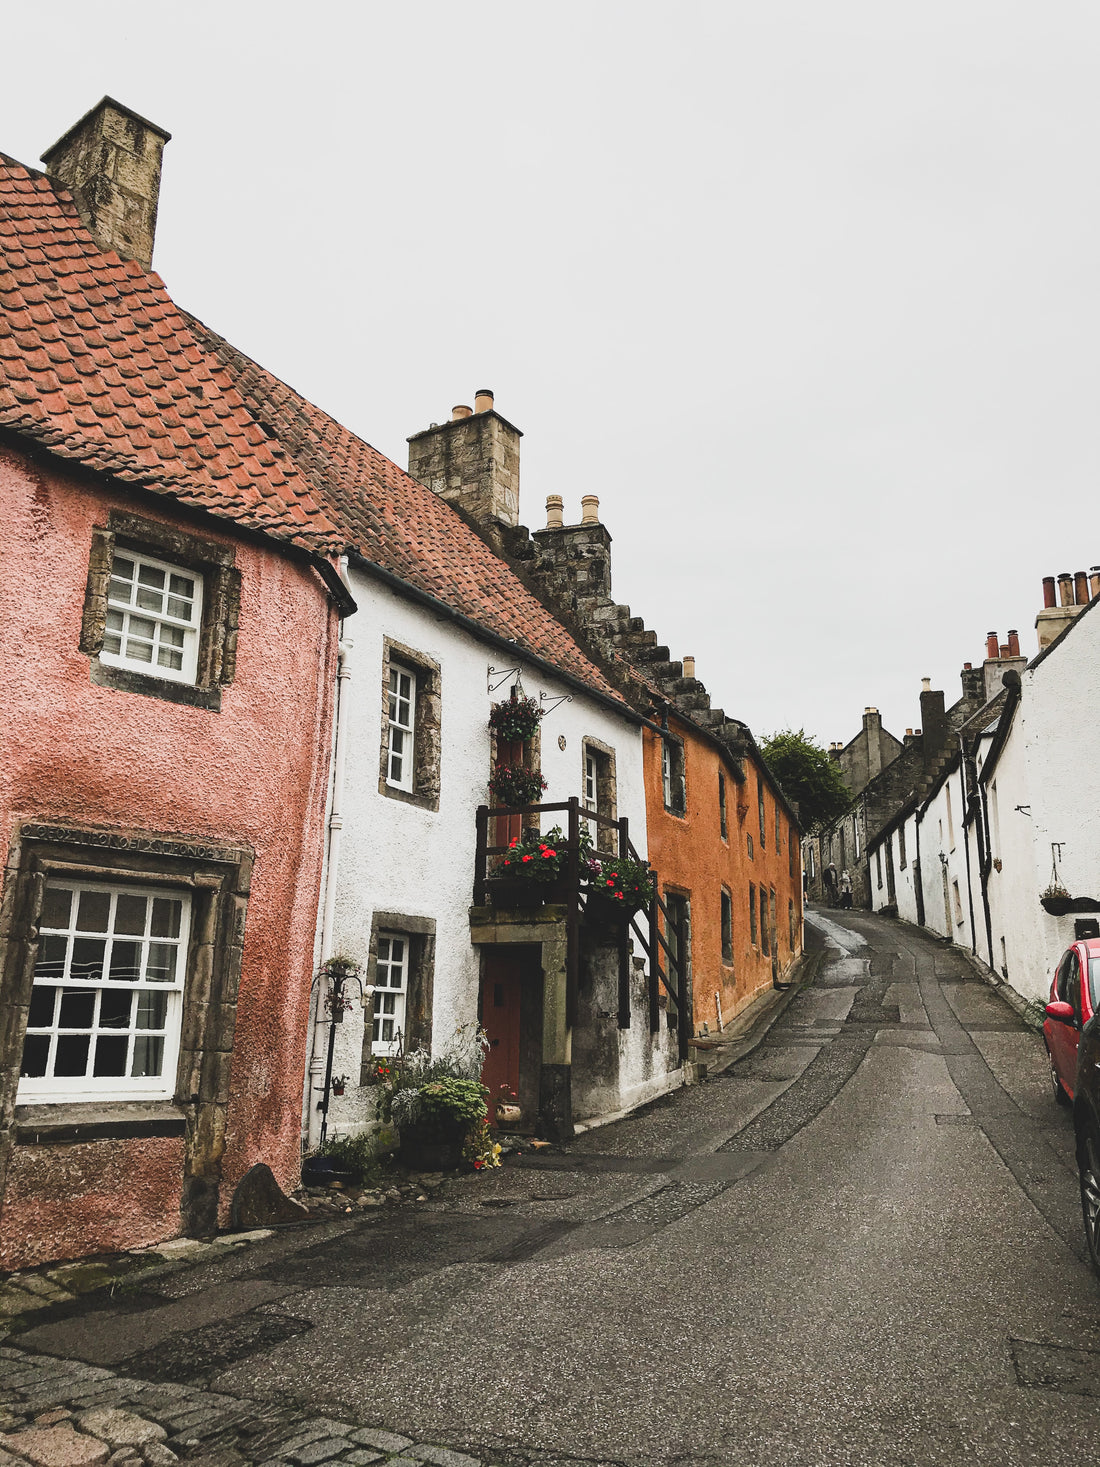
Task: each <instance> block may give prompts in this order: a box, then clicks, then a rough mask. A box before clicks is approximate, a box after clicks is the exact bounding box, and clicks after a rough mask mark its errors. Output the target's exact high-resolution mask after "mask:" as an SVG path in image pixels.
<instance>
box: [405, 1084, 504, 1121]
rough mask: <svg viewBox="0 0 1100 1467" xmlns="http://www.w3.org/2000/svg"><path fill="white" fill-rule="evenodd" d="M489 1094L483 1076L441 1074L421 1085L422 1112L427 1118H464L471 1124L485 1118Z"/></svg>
mask: <svg viewBox="0 0 1100 1467" xmlns="http://www.w3.org/2000/svg"><path fill="white" fill-rule="evenodd" d="M488 1094H489V1092H488V1090H486V1088H485V1086H484V1085H483V1084H482V1083H481V1081H480V1080H457V1079H455V1078H454V1076H453V1075H441V1076H440V1077H439V1079H438V1080H429V1081H428V1083H427V1084H426V1085H422V1086H421V1087H420V1114H421V1116H422V1117H423V1119H424V1120H427V1121H432V1120H442V1121H462V1122H464V1123H465V1124H466V1125H468V1126H470V1125H473V1124H474V1122H476V1121H481V1120H483V1119H484V1116H485V1097H486V1096H487V1095H488Z"/></svg>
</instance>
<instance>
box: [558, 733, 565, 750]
mask: <svg viewBox="0 0 1100 1467" xmlns="http://www.w3.org/2000/svg"><path fill="white" fill-rule="evenodd" d="M558 748H559V749H564V748H565V735H564V734H558Z"/></svg>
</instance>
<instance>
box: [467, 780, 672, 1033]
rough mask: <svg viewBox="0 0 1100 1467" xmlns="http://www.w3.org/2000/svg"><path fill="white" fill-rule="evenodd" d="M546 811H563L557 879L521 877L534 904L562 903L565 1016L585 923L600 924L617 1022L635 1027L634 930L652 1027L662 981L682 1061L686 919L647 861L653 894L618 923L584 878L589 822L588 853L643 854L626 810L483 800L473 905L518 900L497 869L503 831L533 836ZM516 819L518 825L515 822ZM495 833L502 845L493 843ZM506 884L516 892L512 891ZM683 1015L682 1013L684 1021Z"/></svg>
mask: <svg viewBox="0 0 1100 1467" xmlns="http://www.w3.org/2000/svg"><path fill="white" fill-rule="evenodd" d="M543 815H559V816H562V815H564V816H565V821H564V829H563V840H562V841H560V842H558V849H564V852H565V862H564V865H563V867H562V868H561V871H560V873H559V877H558V880H557V881H555V882H553V883H550V882H547V883H545V884H544V886H543V884H541V883H537V882H528V883H525V884H524V890H525V892H526V893H527V894H528V895H529V896H533V899H534V902H536V903H542V902H548V903H550V904H552V905H555V906H559V907H560V908H562V909H563V920H564V922H565V927H566V943H567V946H566V953H567V974H566V1022H567V1023H568V1024H569V1025H570V1026H572V1025H573V1024H575V1023H576V1017H577V984H578V977H579V968H580V935H581V928H582V926H585V925H587V926H589V927H590V928H593V929H595V928H597V927H602V928H603V930H604V931H605V932H607V933H608V934H613V941H614V945H615V946H617V948H618V954H619V994H618V998H619V1003H618V1022H619V1028H620V1029H629V1028H630V955H631V949H630V941H631V936H632V935H633V937H634V938H635V939H636V940H637V942H638V943H639V945H640V947H641V950H642V952H643V953H644V954H645V956H646V960H647V964H648V985H647V987H648V1009H649V1028H650V1032H651V1033H653V1034H656V1033H657V1031H658V1029H659V1028H660V1024H661V1002H660V990H661V987H662V986H663V987H664V990H665V993H666V995H667V1003H668V1023H669V1026H670V1028H675V1029H676V1031H677V1045H678V1050H679V1056H680V1059H681V1061H683V1060H684V1059H686V1058H687V1054H688V1046H689V1045H690V1043H691V1038H692V1028H693V1026H692V1012H691V993H690V984H689V982H688V977H687V973H686V965H685V964H684V963H682V962H678V961H677V958H676V954H677V953H683V952H684V950H685V946H684V939H685V935H686V934H685V933H684V930H683V926H682V923H679V922H677V920H676V919H675V918H674V917H673V916H672V914H671V912H670V911H669V909H668V907H667V906H666V904H665V902H664V901H663V900H662V898H661V895H660V887H659V883H658V880H657V873H656V872H655V871H654V870H653V869H652V867H650V868H649V870H650V876H651V878H652V882H653V896H652V898H651V899H650V901H649V903H648V905H647V906H645V907H643V908H642V909H641V910H639V911H635V912H634V913H632V914H631V917H630V919H629V921H620V922H618V923H616V924H614V927H613V928H612V927H610V926H608V924H607V919H606V915H605V914H603V913H599V912H598V910H597V907H598V903H599V898H593V897H592V892H591V888H590V887H589V885H588V883H587V882H586V881H585V880H584V879H583V878H584V872H583V869H582V855H583V849H582V844H581V832H582V830H583V829H585V828H586V827H587V829H588V832H589V835H590V837H591V845H590V846H589V848H588V850H589V852H590V854H592V855H594V856H596V857H609V858H610V857H620V858H626V857H629V858H630V859H632V860H635V861H641V860H643V859H644V858H643V857H641V856H640V855H639V854H638V852H637V851H636V850H635V848H634V845H633V843H632V842H631V839H630V823H629V820H628V819H627V817H626V816H625V815H624V816H622V817H621V818H620V819H618V820H612V819H610V818H609V817H608V816H606V815H598V814H596V813H595V812H594V811H592V810H588V809H585V808H583V807H582V806H581V802H580V800H578V799H577V798H576V796H574V797H572V798H571V799H569V800H564V801H558V802H556V803H547V804H541V805H520V806H516V807H512V806H507V807H506V806H495V807H494V806H489V805H479V806H478V811H477V845H476V850H475V855H474V891H473V903H474V906H475V907H477V908H484V907H485V906H486V905H488V904H489V903H490V901H491V900H492V903H493V905H494V906H495V907H497V908H498V909H501V908H502V907H503V908H506V909H507V908H508V907H509V906H511V904H512V903H513V902H515V901H516V897H515V895H514V890H515V887H516V884H515V883H507V884H506V883H505V882H504V880H503V879H502V877H501V876H500V874H499V871H500V864H501V861H502V859H503V857H504V856H505V855H506V853H507V851H508V849H509V843H510V836H509V839H504V840H502V839H501V837H502V835H503V834H505V833H506V832H509V831H511V833H512V834H516V835H520V834H521V833H523V832H528V833H530V834H531V835H535V833H536V832H537V831H540V830H541V825H542V820H541V817H542V816H543ZM517 823H518V827H519V828H518V829H513V827H514V826H515V825H517ZM559 823H560V822H559ZM490 832H492V834H493V837H494V839H495V840H497V841H499V842H500V843H499V844H493V845H490V843H489V841H490ZM509 885H511V886H512V887H513V891H509V890H508V886H509ZM681 1015H683V1016H684V1018H683V1022H681Z"/></svg>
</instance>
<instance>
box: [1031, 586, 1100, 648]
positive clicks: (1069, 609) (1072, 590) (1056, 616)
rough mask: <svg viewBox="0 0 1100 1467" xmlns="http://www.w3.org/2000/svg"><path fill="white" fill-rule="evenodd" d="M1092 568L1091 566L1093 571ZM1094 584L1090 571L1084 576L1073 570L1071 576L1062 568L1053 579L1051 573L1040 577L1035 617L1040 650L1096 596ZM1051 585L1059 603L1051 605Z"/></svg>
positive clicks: (1058, 635) (1052, 597)
mask: <svg viewBox="0 0 1100 1467" xmlns="http://www.w3.org/2000/svg"><path fill="white" fill-rule="evenodd" d="M1096 569H1097V568H1096V567H1095V566H1094V567H1093V570H1094V571H1095V570H1096ZM1098 584H1100V582H1098V580H1097V577H1095V576H1094V575H1092V573H1091V572H1090V574H1088V575H1086V574H1085V572H1084V571H1076V572H1075V573H1074V574H1073V575H1071V574H1070V573H1069V571H1062V572H1061V573H1060V574H1059V575H1058V577H1057V579H1056V578H1055V577H1054V576H1044V577H1043V609H1042V611H1040V612H1039V614H1038V616H1037V617H1036V618H1035V630H1036V632H1037V633H1038V637H1039V651H1040V652H1042V651H1043V649H1044V648H1045V647H1049V646H1050V644H1051V642H1053V641H1054V639H1055V638H1056V637H1060V636H1061V634H1062V633H1063V632H1064V631H1065V629H1066V627H1068V626H1069V624H1070V622H1071V621H1072V620H1073V618H1074V617H1075V616H1077V615H1078V614H1079V613H1080V611H1081V610H1082V608H1084V607H1086V606H1087V605H1088V604H1089V602H1090V600H1092V598H1093V597H1094V596H1095V595H1096V590H1097V586H1098ZM1055 585H1057V587H1058V601H1059V602H1060V603H1061V604H1060V605H1056V604H1055V593H1054V588H1055Z"/></svg>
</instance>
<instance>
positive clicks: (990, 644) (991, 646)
mask: <svg viewBox="0 0 1100 1467" xmlns="http://www.w3.org/2000/svg"><path fill="white" fill-rule="evenodd" d="M999 655H1000V649H999V647H998V645H997V633H996V632H986V634H985V657H986V661H987V662H994V661H995V660H996V659H997V657H998V656H999Z"/></svg>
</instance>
